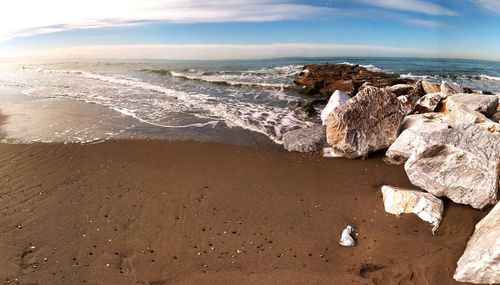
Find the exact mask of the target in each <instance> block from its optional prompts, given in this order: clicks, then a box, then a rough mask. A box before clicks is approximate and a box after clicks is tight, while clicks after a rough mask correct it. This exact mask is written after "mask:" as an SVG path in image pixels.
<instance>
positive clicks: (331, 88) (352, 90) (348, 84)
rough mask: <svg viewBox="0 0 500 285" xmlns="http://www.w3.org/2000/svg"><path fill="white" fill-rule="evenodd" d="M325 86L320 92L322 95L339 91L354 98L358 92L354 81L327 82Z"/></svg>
mask: <svg viewBox="0 0 500 285" xmlns="http://www.w3.org/2000/svg"><path fill="white" fill-rule="evenodd" d="M324 85H325V86H324V87H323V88H321V89H320V90H319V93H320V94H322V95H326V94H328V95H330V94H332V93H333V92H335V91H337V90H341V91H342V92H344V93H347V94H350V95H351V96H354V94H356V90H357V86H356V85H355V83H354V81H353V80H344V79H340V80H329V81H326V82H325V84H324Z"/></svg>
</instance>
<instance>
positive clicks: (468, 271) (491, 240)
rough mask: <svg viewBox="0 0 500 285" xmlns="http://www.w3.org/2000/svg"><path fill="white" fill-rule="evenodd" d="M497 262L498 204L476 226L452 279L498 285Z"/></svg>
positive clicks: (499, 245) (499, 270) (499, 257)
mask: <svg viewBox="0 0 500 285" xmlns="http://www.w3.org/2000/svg"><path fill="white" fill-rule="evenodd" d="M499 261H500V203H499V204H497V205H496V206H495V207H494V208H493V210H491V212H490V213H489V214H488V215H487V216H486V217H484V218H483V219H482V220H481V221H480V222H479V223H478V224H477V225H476V230H475V231H474V234H473V235H472V237H471V239H470V240H469V242H468V243H467V247H466V248H465V252H464V254H463V255H462V257H460V260H458V262H457V269H456V271H455V274H454V275H453V278H455V280H457V281H459V282H471V283H481V284H497V283H500V262H499Z"/></svg>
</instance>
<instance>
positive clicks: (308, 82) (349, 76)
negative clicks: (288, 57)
mask: <svg viewBox="0 0 500 285" xmlns="http://www.w3.org/2000/svg"><path fill="white" fill-rule="evenodd" d="M366 82H370V83H372V85H374V86H376V87H380V88H382V87H387V86H392V85H396V84H409V83H413V81H412V80H410V79H401V78H398V77H397V76H395V75H392V74H385V73H382V72H374V71H370V70H367V69H366V68H364V67H361V66H358V65H348V64H310V65H306V66H304V69H303V71H302V72H301V73H300V74H299V75H298V77H297V78H296V79H295V80H294V83H295V84H297V85H300V87H299V91H300V92H301V93H303V94H307V95H323V96H325V95H326V97H328V96H330V95H331V94H332V93H333V92H335V91H336V90H340V91H343V92H345V93H347V94H350V95H354V94H356V93H357V92H358V89H359V88H360V87H361V86H362V85H363V84H364V83H366Z"/></svg>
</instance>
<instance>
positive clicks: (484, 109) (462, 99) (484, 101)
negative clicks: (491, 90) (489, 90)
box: [446, 93, 498, 116]
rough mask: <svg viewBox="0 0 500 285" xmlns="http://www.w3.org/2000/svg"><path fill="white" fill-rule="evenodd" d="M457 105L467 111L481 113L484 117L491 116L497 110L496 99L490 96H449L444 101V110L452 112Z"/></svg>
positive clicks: (462, 94)
mask: <svg viewBox="0 0 500 285" xmlns="http://www.w3.org/2000/svg"><path fill="white" fill-rule="evenodd" d="M458 105H464V106H466V107H468V108H469V109H472V110H474V111H477V112H481V113H483V114H485V115H486V116H491V115H493V114H495V113H496V111H497V108H498V97H496V96H492V95H472V94H464V93H461V94H455V95H453V96H449V97H448V99H447V101H446V108H448V110H450V111H452V110H453V108H455V107H456V106H458Z"/></svg>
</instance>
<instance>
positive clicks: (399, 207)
mask: <svg viewBox="0 0 500 285" xmlns="http://www.w3.org/2000/svg"><path fill="white" fill-rule="evenodd" d="M381 190H382V195H383V196H384V208H385V211H386V212H387V213H391V214H394V215H396V216H399V215H401V214H410V213H413V214H415V215H417V216H418V217H419V218H421V219H422V220H424V221H426V222H429V223H430V224H431V225H432V226H433V227H432V234H434V233H435V232H436V230H437V229H438V228H439V224H440V223H441V219H442V216H443V202H442V201H441V200H440V199H438V198H436V197H435V196H434V195H432V194H430V193H425V192H421V191H413V190H409V189H403V188H396V187H392V186H385V185H384V186H382V189H381Z"/></svg>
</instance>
